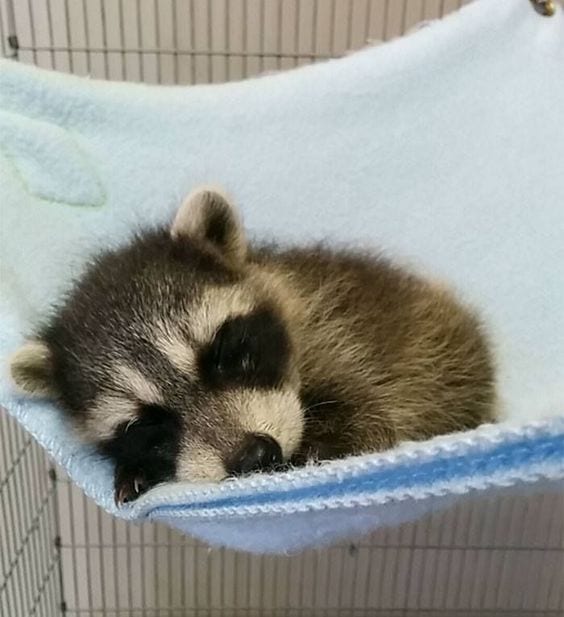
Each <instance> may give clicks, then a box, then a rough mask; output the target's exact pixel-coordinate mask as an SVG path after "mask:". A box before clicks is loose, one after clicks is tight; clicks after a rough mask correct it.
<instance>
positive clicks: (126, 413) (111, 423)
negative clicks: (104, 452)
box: [77, 394, 137, 441]
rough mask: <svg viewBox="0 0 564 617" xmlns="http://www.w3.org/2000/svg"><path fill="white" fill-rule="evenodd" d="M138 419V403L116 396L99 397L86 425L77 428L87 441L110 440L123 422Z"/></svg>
mask: <svg viewBox="0 0 564 617" xmlns="http://www.w3.org/2000/svg"><path fill="white" fill-rule="evenodd" d="M135 418H137V403H136V402H135V401H133V400H130V399H127V398H124V397H123V396H118V395H114V394H103V395H101V396H99V397H98V398H97V399H96V401H95V402H94V405H93V406H92V407H91V408H90V409H89V410H88V414H87V415H86V422H85V424H84V425H82V424H81V425H79V426H77V429H78V432H79V434H80V435H81V436H82V437H84V438H86V439H87V440H89V441H91V440H93V439H94V440H99V439H109V438H110V437H112V436H113V434H114V431H115V430H116V428H117V427H118V426H119V425H120V424H122V423H123V422H130V421H132V420H135Z"/></svg>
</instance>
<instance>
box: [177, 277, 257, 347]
mask: <svg viewBox="0 0 564 617" xmlns="http://www.w3.org/2000/svg"><path fill="white" fill-rule="evenodd" d="M253 308H254V301H253V299H252V298H251V297H249V291H248V290H244V289H243V288H241V287H238V286H232V287H229V288H225V287H221V288H220V287H210V288H209V289H206V290H205V292H204V294H203V297H202V298H201V300H200V302H199V303H198V304H197V305H195V306H194V308H193V309H192V311H191V314H190V324H189V326H190V330H191V335H192V337H193V338H194V340H195V341H196V342H197V343H199V344H200V345H203V344H205V343H207V342H209V341H210V340H211V339H212V338H213V335H214V334H215V332H216V331H217V330H218V328H219V327H220V326H221V324H222V323H223V322H224V321H225V320H226V319H228V318H232V317H237V316H239V315H246V314H247V313H250V312H251V311H252V310H253Z"/></svg>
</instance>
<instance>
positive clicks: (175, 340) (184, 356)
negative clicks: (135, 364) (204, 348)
mask: <svg viewBox="0 0 564 617" xmlns="http://www.w3.org/2000/svg"><path fill="white" fill-rule="evenodd" d="M151 334H152V337H151V338H152V341H153V344H154V345H155V347H156V348H157V349H158V350H159V351H160V352H161V353H162V354H163V355H164V356H166V357H167V358H168V360H169V362H170V363H171V364H172V365H173V366H175V367H176V368H177V369H179V370H180V371H182V372H183V373H194V371H195V370H196V354H195V352H194V350H193V349H192V347H190V345H189V343H188V341H187V340H186V337H185V336H184V335H183V334H182V332H181V331H180V330H179V329H178V328H177V327H175V326H174V324H170V323H166V322H164V321H162V320H159V321H158V322H157V323H156V324H155V328H154V330H153V331H152V333H151Z"/></svg>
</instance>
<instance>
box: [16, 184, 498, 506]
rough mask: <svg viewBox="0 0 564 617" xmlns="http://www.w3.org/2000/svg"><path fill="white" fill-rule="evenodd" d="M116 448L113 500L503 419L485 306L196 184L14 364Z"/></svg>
mask: <svg viewBox="0 0 564 617" xmlns="http://www.w3.org/2000/svg"><path fill="white" fill-rule="evenodd" d="M11 373H12V376H13V379H14V381H15V383H16V384H17V385H18V386H19V387H20V388H21V389H22V390H23V391H25V392H27V393H28V394H30V395H35V396H43V397H50V398H51V399H53V400H54V401H56V402H57V403H58V404H59V405H60V407H61V408H62V409H63V410H64V412H66V414H67V415H68V418H69V419H70V420H71V421H72V424H73V425H74V427H75V428H76V431H77V433H78V434H79V435H80V436H81V437H82V438H83V439H84V440H85V441H87V442H88V443H91V444H95V445H96V446H97V448H98V449H99V451H100V452H101V453H102V454H104V455H106V456H108V457H110V459H111V460H112V461H113V462H114V463H115V496H116V501H117V503H118V504H122V503H125V502H129V501H132V500H134V499H136V498H137V497H138V496H139V495H141V494H142V493H144V492H145V491H147V490H148V489H150V488H151V487H153V486H155V485H156V484H159V483H161V482H165V481H171V480H186V481H192V482H208V481H220V480H223V479H225V478H227V477H230V476H239V475H244V474H249V473H252V472H258V471H263V472H264V471H273V470H277V469H281V468H284V467H285V466H288V465H302V464H304V463H306V462H307V461H310V460H317V461H320V460H326V459H334V458H339V457H345V456H348V455H354V454H361V453H366V452H373V451H378V450H383V449H386V448H391V447H392V446H394V445H395V444H397V443H398V442H401V441H404V440H421V439H425V438H428V437H431V436H434V435H438V434H441V433H449V432H452V431H460V430H465V429H470V428H473V427H476V426H477V425H478V424H480V423H482V422H486V421H491V420H492V419H493V407H494V398H495V386H494V381H495V380H494V368H493V361H492V355H491V351H490V347H489V344H488V341H487V339H486V336H485V334H484V332H483V328H482V326H481V324H480V321H479V319H478V318H477V316H476V315H474V314H473V312H472V311H471V310H469V309H468V308H466V307H464V306H463V305H462V304H460V303H459V302H458V301H457V300H456V299H455V298H454V297H453V295H452V294H451V292H450V291H449V290H448V289H446V288H443V287H440V286H438V285H436V284H434V283H433V282H431V281H427V280H425V279H424V278H422V277H420V276H418V275H416V274H414V273H412V272H409V271H407V270H406V269H404V268H402V267H399V266H398V265H395V264H394V263H391V262H390V261H388V260H386V259H384V258H383V257H379V256H377V255H364V254H362V253H359V252H354V251H347V250H331V249H330V248H327V247H325V246H323V245H316V246H312V247H308V248H294V247H289V248H288V247H286V248H280V247H278V246H276V245H268V244H263V245H260V244H253V243H249V242H248V241H247V239H246V235H245V232H244V229H243V226H242V224H241V220H240V217H239V214H238V211H237V209H236V208H235V207H234V206H233V205H232V203H231V201H230V200H229V199H228V198H227V197H226V196H225V195H224V194H223V193H221V192H219V191H216V190H214V189H205V188H203V189H199V190H197V191H195V192H194V193H192V194H191V195H190V196H189V197H188V198H187V199H186V200H185V201H184V202H183V204H182V206H181V207H180V209H179V210H178V212H177V214H176V216H175V218H174V220H173V222H172V224H171V225H170V226H169V227H167V228H159V229H151V230H148V231H146V232H143V233H141V234H139V235H137V236H136V237H135V238H133V239H132V240H131V241H130V242H129V243H128V244H127V245H125V246H123V247H121V248H119V249H117V250H110V251H107V252H104V253H102V254H100V255H98V256H97V257H96V258H95V260H94V261H93V263H91V265H90V266H89V267H88V268H87V269H86V271H85V273H84V274H83V275H82V276H81V277H80V278H79V280H78V281H77V282H76V284H75V285H74V287H73V288H72V290H71V291H70V292H69V294H68V296H67V297H66V298H65V300H64V301H63V302H62V303H61V305H60V306H59V308H57V309H56V311H55V312H54V315H53V317H52V318H51V319H50V320H49V322H48V323H47V324H46V325H45V326H44V327H43V328H41V329H40V330H39V331H38V332H37V334H36V336H34V337H33V338H31V339H30V340H28V342H26V343H25V344H24V346H23V347H22V348H21V349H20V350H19V351H18V352H17V353H16V354H15V356H14V358H13V360H12V362H11Z"/></svg>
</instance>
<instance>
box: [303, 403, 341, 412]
mask: <svg viewBox="0 0 564 617" xmlns="http://www.w3.org/2000/svg"><path fill="white" fill-rule="evenodd" d="M338 402H339V401H322V402H321V403H315V404H314V405H310V406H309V407H306V408H305V409H304V413H306V412H308V411H311V410H312V409H314V408H315V407H321V406H322V405H331V404H332V403H338Z"/></svg>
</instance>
